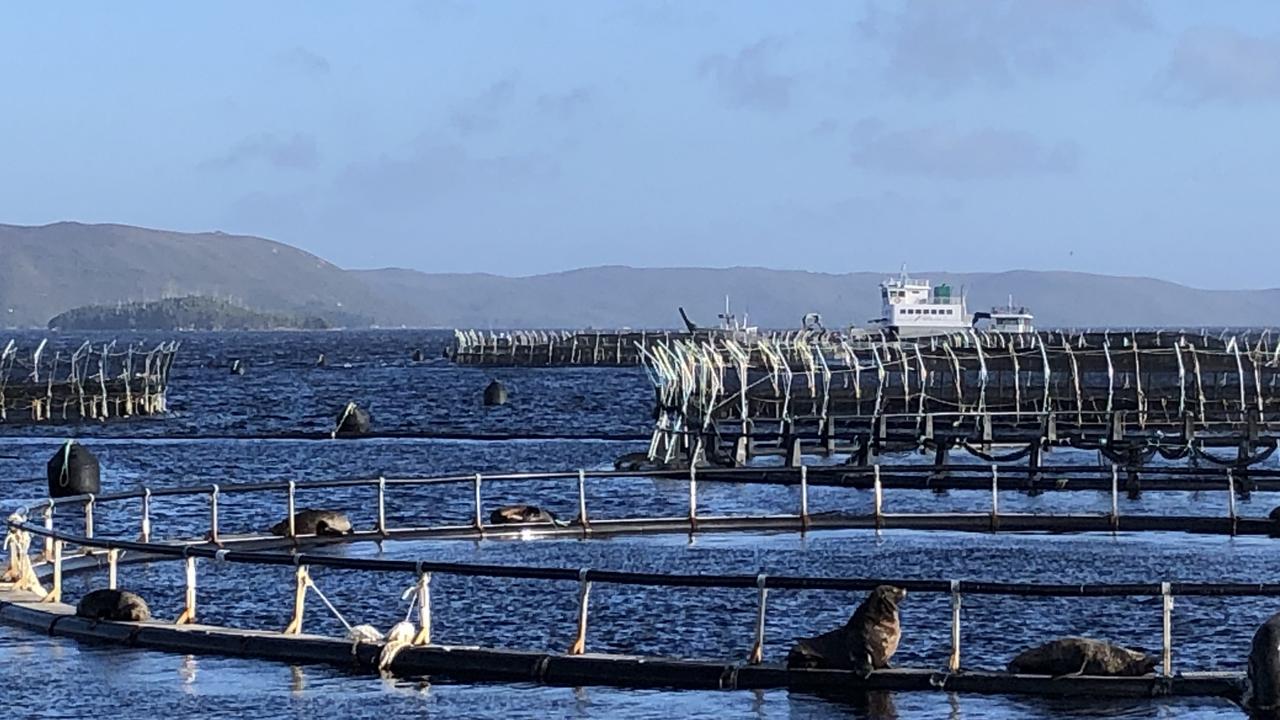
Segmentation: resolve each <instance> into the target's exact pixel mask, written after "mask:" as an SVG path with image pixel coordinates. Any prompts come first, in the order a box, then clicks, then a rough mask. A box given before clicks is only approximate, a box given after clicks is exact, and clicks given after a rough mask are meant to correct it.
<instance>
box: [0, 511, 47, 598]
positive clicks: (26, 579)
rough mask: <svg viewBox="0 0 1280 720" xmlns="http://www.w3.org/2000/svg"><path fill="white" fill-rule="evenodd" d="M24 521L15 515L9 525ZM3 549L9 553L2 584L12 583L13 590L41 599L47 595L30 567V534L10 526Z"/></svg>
mask: <svg viewBox="0 0 1280 720" xmlns="http://www.w3.org/2000/svg"><path fill="white" fill-rule="evenodd" d="M25 519H26V518H24V517H22V516H21V515H16V514H15V515H10V516H9V521H10V522H11V523H17V522H23V521H24V520H25ZM4 548H5V549H6V550H8V551H9V569H8V570H7V571H5V573H4V577H3V580H4V582H11V583H13V589H14V590H28V591H30V592H33V593H35V594H36V595H38V596H39V597H42V598H43V597H45V596H46V595H48V594H49V593H48V591H47V590H45V589H44V587H43V586H42V585H41V584H40V578H39V577H37V576H36V571H35V568H34V567H32V565H31V555H30V554H29V552H28V551H29V550H30V549H31V533H29V532H27V531H25V530H20V529H18V528H17V527H14V526H13V525H10V526H9V532H8V534H7V535H5V538H4Z"/></svg>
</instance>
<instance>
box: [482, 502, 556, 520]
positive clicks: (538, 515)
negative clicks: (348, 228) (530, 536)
mask: <svg viewBox="0 0 1280 720" xmlns="http://www.w3.org/2000/svg"><path fill="white" fill-rule="evenodd" d="M489 522H490V523H491V524H493V525H514V524H517V523H551V524H553V525H555V524H558V522H557V520H556V516H555V513H553V512H551V511H550V510H544V509H542V508H540V507H538V506H537V505H504V506H502V507H500V508H498V509H497V510H494V511H493V512H491V513H489Z"/></svg>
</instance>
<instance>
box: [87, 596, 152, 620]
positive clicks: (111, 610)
mask: <svg viewBox="0 0 1280 720" xmlns="http://www.w3.org/2000/svg"><path fill="white" fill-rule="evenodd" d="M76 616H77V617H82V618H90V619H92V620H115V621H124V622H142V621H143V620H150V619H151V609H150V608H148V607H147V602H146V601H145V600H143V599H142V598H141V597H139V596H138V595H135V594H134V593H131V592H128V591H126V590H92V591H90V592H88V593H86V594H85V596H84V597H82V598H80V602H78V603H76Z"/></svg>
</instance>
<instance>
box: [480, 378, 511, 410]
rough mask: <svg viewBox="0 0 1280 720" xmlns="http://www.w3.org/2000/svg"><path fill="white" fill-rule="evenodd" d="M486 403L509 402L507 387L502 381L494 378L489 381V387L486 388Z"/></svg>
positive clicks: (499, 403)
mask: <svg viewBox="0 0 1280 720" xmlns="http://www.w3.org/2000/svg"><path fill="white" fill-rule="evenodd" d="M484 404H485V405H506V404H507V388H506V386H505V385H503V384H502V383H500V382H498V381H497V380H494V381H493V382H490V383H489V387H487V388H485V389H484Z"/></svg>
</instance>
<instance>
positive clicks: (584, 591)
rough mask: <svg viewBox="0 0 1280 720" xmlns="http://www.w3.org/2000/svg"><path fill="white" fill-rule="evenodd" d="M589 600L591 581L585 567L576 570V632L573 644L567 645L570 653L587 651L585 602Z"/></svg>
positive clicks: (578, 653) (577, 653) (579, 653)
mask: <svg viewBox="0 0 1280 720" xmlns="http://www.w3.org/2000/svg"><path fill="white" fill-rule="evenodd" d="M590 600H591V581H590V580H587V568H582V569H581V570H579V571H578V632H577V634H576V635H575V636H574V640H573V645H570V646H569V654H570V655H581V654H582V653H584V652H586V651H587V604H588V602H590Z"/></svg>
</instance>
